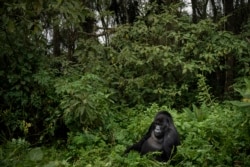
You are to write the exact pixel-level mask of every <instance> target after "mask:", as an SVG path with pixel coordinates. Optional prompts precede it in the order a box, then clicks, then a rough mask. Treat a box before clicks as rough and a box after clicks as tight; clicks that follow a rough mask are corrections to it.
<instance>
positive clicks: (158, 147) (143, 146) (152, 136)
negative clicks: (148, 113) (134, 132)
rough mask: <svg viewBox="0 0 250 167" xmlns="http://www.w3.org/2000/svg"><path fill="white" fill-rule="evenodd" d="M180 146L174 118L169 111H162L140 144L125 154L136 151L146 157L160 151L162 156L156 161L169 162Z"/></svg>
mask: <svg viewBox="0 0 250 167" xmlns="http://www.w3.org/2000/svg"><path fill="white" fill-rule="evenodd" d="M178 145H180V139H179V135H178V132H177V130H176V128H175V126H174V123H173V119H172V116H171V115H170V114H169V113H168V112H167V111H160V112H158V113H157V114H156V116H155V119H154V122H153V123H152V124H151V126H150V128H149V130H148V132H147V133H146V135H145V136H144V137H143V138H142V139H141V140H140V141H139V142H138V143H135V144H134V145H132V146H130V147H128V148H127V150H126V151H125V153H128V152H130V151H131V150H135V151H138V152H140V154H141V155H144V154H146V153H148V152H155V151H160V152H161V154H160V155H157V156H156V160H158V161H167V160H169V158H170V157H171V154H172V153H174V152H175V151H176V146H178Z"/></svg>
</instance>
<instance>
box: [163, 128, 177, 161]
mask: <svg viewBox="0 0 250 167" xmlns="http://www.w3.org/2000/svg"><path fill="white" fill-rule="evenodd" d="M178 145H180V139H179V135H178V132H177V130H176V129H175V127H174V126H172V127H170V128H168V130H167V132H166V133H165V136H164V142H163V149H164V151H163V154H162V158H164V159H166V160H168V159H169V158H170V157H171V154H172V153H174V152H176V146H178Z"/></svg>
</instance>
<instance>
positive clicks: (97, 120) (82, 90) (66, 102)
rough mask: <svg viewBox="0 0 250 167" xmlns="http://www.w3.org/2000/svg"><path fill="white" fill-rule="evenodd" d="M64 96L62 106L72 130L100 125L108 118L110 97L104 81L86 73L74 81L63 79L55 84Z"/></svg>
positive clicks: (59, 92) (64, 115)
mask: <svg viewBox="0 0 250 167" xmlns="http://www.w3.org/2000/svg"><path fill="white" fill-rule="evenodd" d="M55 87H56V92H57V93H58V95H60V96H62V100H61V104H60V107H61V109H62V110H63V117H64V120H65V123H66V125H67V126H68V127H69V128H70V130H72V131H81V129H83V128H87V127H92V128H95V127H98V126H100V125H102V124H103V123H104V122H105V119H106V118H108V109H109V103H110V101H109V99H108V96H109V94H108V92H107V88H106V87H105V83H104V81H103V80H102V79H101V78H99V77H98V76H96V75H94V74H85V75H84V76H81V77H80V78H79V79H75V80H74V81H71V80H66V79H61V80H58V82H57V83H56V85H55Z"/></svg>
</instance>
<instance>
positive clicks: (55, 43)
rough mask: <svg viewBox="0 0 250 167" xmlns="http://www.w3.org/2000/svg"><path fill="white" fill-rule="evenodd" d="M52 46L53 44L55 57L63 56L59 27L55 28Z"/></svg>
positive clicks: (55, 26)
mask: <svg viewBox="0 0 250 167" xmlns="http://www.w3.org/2000/svg"><path fill="white" fill-rule="evenodd" d="M52 44H53V55H54V56H60V54H61V50H60V45H61V41H60V31H59V26H58V25H54V26H53V41H52Z"/></svg>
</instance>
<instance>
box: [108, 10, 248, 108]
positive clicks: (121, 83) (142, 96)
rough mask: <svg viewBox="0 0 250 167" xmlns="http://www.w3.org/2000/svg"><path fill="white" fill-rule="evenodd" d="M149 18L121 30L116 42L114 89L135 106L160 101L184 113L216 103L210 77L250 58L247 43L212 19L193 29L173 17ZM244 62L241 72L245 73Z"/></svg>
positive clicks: (113, 45)
mask: <svg viewBox="0 0 250 167" xmlns="http://www.w3.org/2000/svg"><path fill="white" fill-rule="evenodd" d="M148 17H150V18H142V19H139V20H138V21H137V22H136V23H134V24H133V25H132V26H129V25H124V26H123V27H121V28H120V29H119V31H117V32H116V34H115V35H114V37H113V38H112V42H111V46H112V47H113V48H114V54H112V55H110V56H111V60H112V65H113V66H112V68H113V69H114V70H113V71H114V72H115V73H113V74H114V76H113V80H111V84H112V85H114V86H115V88H116V90H118V91H117V95H118V97H120V98H121V99H124V101H125V102H126V103H128V104H129V105H131V106H134V105H136V104H150V103H153V102H156V101H157V103H159V104H165V105H168V106H173V107H176V106H178V107H180V108H182V107H186V106H189V104H191V103H196V102H197V101H198V102H199V103H203V102H206V103H211V102H212V100H213V99H212V97H213V96H212V93H215V94H216V93H217V92H216V91H217V85H216V84H214V83H215V81H216V80H215V79H214V78H208V76H210V75H211V74H214V73H216V72H217V71H223V70H227V69H229V68H230V67H228V66H227V65H226V64H225V63H221V62H223V61H224V60H227V59H229V58H231V57H233V58H234V59H236V60H240V59H242V58H243V57H245V56H247V55H248V54H249V49H248V44H247V43H246V42H244V41H242V40H240V39H238V37H236V36H234V35H232V34H231V33H229V32H226V31H220V25H218V24H214V23H213V22H212V21H211V20H202V21H200V22H199V23H197V24H191V23H190V22H189V18H187V17H185V16H183V17H177V16H175V15H172V14H169V12H164V13H161V14H151V15H150V16H148ZM147 19H149V20H147ZM244 60H245V61H244V63H246V61H247V62H249V60H246V59H244ZM242 63H243V62H242ZM242 63H240V64H238V65H236V66H235V67H234V69H236V70H235V71H237V70H238V69H239V70H240V69H243V68H244V69H245V67H243V66H242ZM246 68H247V69H248V67H246ZM243 71H244V70H243ZM200 74H202V75H203V77H202V76H200ZM239 75H244V74H243V73H241V74H239ZM208 79H209V80H208ZM206 80H208V81H206ZM206 82H208V83H206ZM201 84H202V85H201ZM208 84H210V85H208ZM205 85H206V86H205ZM203 89H206V90H205V92H204V90H203ZM197 98H198V99H197Z"/></svg>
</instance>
